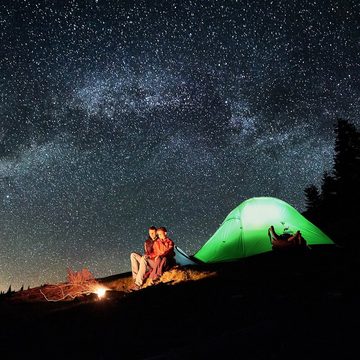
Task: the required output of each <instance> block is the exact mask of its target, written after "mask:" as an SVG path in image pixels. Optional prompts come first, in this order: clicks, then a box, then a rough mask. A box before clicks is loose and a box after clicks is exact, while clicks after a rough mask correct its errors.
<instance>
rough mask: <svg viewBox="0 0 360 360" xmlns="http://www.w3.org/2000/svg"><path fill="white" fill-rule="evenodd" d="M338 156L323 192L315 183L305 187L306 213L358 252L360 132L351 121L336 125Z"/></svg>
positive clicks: (330, 233)
mask: <svg viewBox="0 0 360 360" xmlns="http://www.w3.org/2000/svg"><path fill="white" fill-rule="evenodd" d="M334 132H335V157H334V168H333V171H332V172H325V173H324V175H323V178H322V182H321V189H320V192H318V191H317V188H316V187H315V186H314V185H310V186H308V187H307V188H306V189H305V196H306V211H305V212H304V215H305V216H307V217H308V218H309V219H310V220H311V221H313V222H315V223H317V224H318V225H319V226H321V227H322V228H323V229H324V230H325V231H326V232H327V233H328V234H329V235H330V236H331V237H332V238H333V239H334V241H336V242H338V243H339V244H341V245H344V246H345V247H347V248H348V249H349V250H350V251H354V254H355V253H357V252H358V250H359V249H360V244H359V242H358V241H356V239H357V229H356V227H357V224H358V223H359V221H360V214H359V212H358V211H354V210H353V209H354V207H356V206H357V204H358V203H359V202H360V191H359V186H360V132H359V131H358V130H357V129H356V127H355V126H354V125H353V124H351V123H349V122H348V121H347V120H343V119H338V120H337V122H336V125H335V127H334Z"/></svg>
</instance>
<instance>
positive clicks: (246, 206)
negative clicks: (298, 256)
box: [194, 197, 334, 263]
mask: <svg viewBox="0 0 360 360" xmlns="http://www.w3.org/2000/svg"><path fill="white" fill-rule="evenodd" d="M271 225H273V226H274V228H275V231H276V232H277V233H278V234H282V233H283V232H284V231H287V232H290V233H295V232H296V231H297V230H300V231H301V233H302V236H303V237H304V238H305V240H306V241H307V243H308V245H310V246H311V245H323V244H334V242H333V241H332V240H331V239H330V238H329V237H328V236H327V235H326V234H324V233H323V232H322V231H321V230H320V229H319V228H318V227H316V226H315V225H314V224H312V223H311V222H310V221H309V220H307V219H306V218H305V217H304V216H303V215H301V214H300V213H299V212H298V211H297V210H296V209H294V208H293V207H292V206H291V205H289V204H288V203H286V202H285V201H282V200H279V199H277V198H273V197H255V198H251V199H248V200H246V201H244V202H242V203H241V204H240V205H239V206H238V207H236V208H235V209H234V210H232V211H231V212H230V213H229V215H228V216H227V217H226V218H225V220H224V221H223V223H222V224H221V226H220V227H219V229H218V230H217V231H216V232H215V233H214V235H213V236H212V237H211V238H210V239H209V240H208V241H207V242H206V243H205V244H204V245H203V246H202V248H201V249H200V250H199V251H198V252H197V253H195V254H194V258H195V259H197V260H200V261H202V262H205V263H213V262H220V261H231V260H236V259H241V258H244V257H248V256H252V255H256V254H260V253H264V252H267V251H271V250H272V247H271V243H270V240H269V237H268V229H269V227H270V226H271Z"/></svg>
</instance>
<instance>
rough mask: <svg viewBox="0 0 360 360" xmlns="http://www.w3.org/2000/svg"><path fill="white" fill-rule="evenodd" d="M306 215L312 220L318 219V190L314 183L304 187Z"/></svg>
mask: <svg viewBox="0 0 360 360" xmlns="http://www.w3.org/2000/svg"><path fill="white" fill-rule="evenodd" d="M304 192H305V204H306V211H305V213H306V215H307V217H309V218H310V219H312V220H313V221H314V220H315V221H316V220H317V219H318V210H319V206H320V192H319V190H318V188H317V187H316V186H315V185H309V186H308V187H307V188H305V191H304Z"/></svg>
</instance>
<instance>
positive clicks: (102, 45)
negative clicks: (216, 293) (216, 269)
mask: <svg viewBox="0 0 360 360" xmlns="http://www.w3.org/2000/svg"><path fill="white" fill-rule="evenodd" d="M359 8H360V5H359V3H357V1H355V0H354V1H351V0H349V1H346V2H345V3H344V2H340V1H328V2H327V3H326V4H324V2H322V1H316V0H312V1H308V0H306V1H294V2H291V3H290V2H289V3H288V2H286V1H250V0H248V1H241V0H239V1H235V0H234V1H221V0H219V1H188V0H185V1H165V0H163V1H156V2H155V1H145V0H140V1H110V0H109V1H105V0H98V1H77V0H73V1H64V2H59V1H55V0H48V1H45V0H44V1H36V0H34V1H27V0H22V1H20V0H15V1H11V2H3V3H0V39H1V44H2V50H1V53H0V216H1V224H0V244H1V250H0V290H6V289H7V288H8V287H9V285H10V284H11V285H12V287H13V289H19V288H20V286H21V285H23V284H24V286H25V287H27V286H28V285H30V286H37V285H40V284H43V283H55V282H59V281H64V280H65V278H66V269H67V268H68V267H70V268H72V269H73V270H80V269H81V268H83V267H87V268H88V269H89V270H90V271H91V272H93V274H94V275H95V276H97V277H104V276H108V275H112V274H116V273H120V272H124V271H129V269H130V263H129V254H130V252H131V251H141V250H142V243H143V241H144V240H145V238H146V235H147V234H146V233H147V228H148V227H149V226H151V225H155V226H166V227H167V228H168V229H169V236H170V237H171V238H172V239H173V240H174V241H175V243H176V244H177V245H178V246H179V247H180V248H181V249H183V250H184V251H186V252H188V253H190V254H192V253H194V252H195V251H197V250H198V249H199V248H200V247H201V245H202V244H203V243H204V242H205V241H206V240H207V239H208V238H209V237H210V236H211V235H212V234H213V233H214V232H215V230H216V229H217V228H218V226H219V224H220V223H221V222H222V221H223V220H224V219H225V217H226V216H227V214H228V213H229V212H230V211H231V210H232V209H233V208H235V207H236V206H237V205H238V204H239V203H241V202H242V201H244V200H246V199H248V198H250V197H253V196H275V197H278V198H280V199H282V200H284V201H286V202H288V203H289V204H291V205H292V206H294V207H295V208H297V209H298V210H300V211H302V210H304V206H305V205H304V201H305V198H304V188H305V187H306V186H308V185H309V184H316V185H319V184H320V181H321V177H322V175H323V172H324V171H328V170H331V167H332V161H333V160H332V159H333V153H334V134H333V126H334V124H335V121H336V118H337V117H343V118H345V119H348V120H350V121H351V122H353V123H354V124H355V125H357V126H359V125H360V118H359V112H360V105H359V98H360V81H359V75H358V74H359V66H360V60H359V59H360V57H359V50H360V20H359V19H360V13H359V10H360V9H359Z"/></svg>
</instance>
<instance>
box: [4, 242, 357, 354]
mask: <svg viewBox="0 0 360 360" xmlns="http://www.w3.org/2000/svg"><path fill="white" fill-rule="evenodd" d="M348 269H349V268H347V266H346V261H345V260H344V254H343V252H342V251H341V249H339V248H336V247H333V246H328V247H323V248H321V247H320V248H313V250H312V251H311V252H310V253H308V254H306V255H301V256H300V255H298V256H296V255H292V256H291V255H278V254H275V253H267V254H263V255H259V256H254V257H252V258H248V259H244V260H242V261H239V262H234V263H223V264H217V265H212V266H205V265H204V266H201V267H196V268H188V269H177V270H173V272H172V273H167V274H164V277H163V282H161V283H159V284H157V285H154V286H148V287H146V288H144V289H142V290H140V291H137V292H134V293H128V292H126V290H127V288H128V286H129V285H130V284H131V277H130V274H129V273H127V274H120V275H116V276H112V277H109V278H104V279H99V281H100V282H102V283H103V284H104V285H106V286H107V287H109V288H111V289H112V290H111V291H108V292H107V294H106V298H105V299H103V300H98V299H97V297H96V296H95V295H89V296H84V297H81V298H77V299H75V300H73V301H63V302H56V303H50V302H46V301H45V300H44V299H43V298H42V297H41V296H38V295H39V289H32V290H30V291H24V292H23V293H22V294H19V293H15V294H12V295H11V296H9V297H3V298H2V299H1V300H0V312H1V313H0V315H1V319H2V327H1V330H0V339H1V359H8V358H9V359H17V358H19V359H23V358H37V359H42V358H44V359H45V358H46V359H75V358H76V359H184V358H197V359H205V358H224V357H225V356H230V355H231V356H232V357H233V358H241V359H289V358H291V359H315V358H316V359H318V358H319V357H320V356H321V358H325V359H326V358H328V359H330V358H331V359H335V358H339V359H347V358H349V359H350V358H353V357H352V356H351V352H352V350H354V349H355V345H356V342H352V341H351V339H352V334H354V335H355V334H356V328H357V324H358V321H359V320H360V316H359V311H358V309H357V307H358V304H359V300H360V297H359V295H358V292H357V284H355V283H353V281H352V280H351V279H353V278H354V277H349V271H348ZM352 270H353V268H352ZM347 279H350V280H347Z"/></svg>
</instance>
